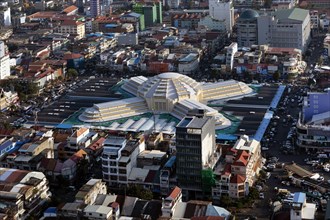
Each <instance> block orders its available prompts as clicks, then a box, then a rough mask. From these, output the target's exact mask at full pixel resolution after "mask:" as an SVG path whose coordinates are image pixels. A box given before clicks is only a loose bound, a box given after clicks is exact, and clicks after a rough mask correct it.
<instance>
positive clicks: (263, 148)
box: [261, 147, 269, 151]
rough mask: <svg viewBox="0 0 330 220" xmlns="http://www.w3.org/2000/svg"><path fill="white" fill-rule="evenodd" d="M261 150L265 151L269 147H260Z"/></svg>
mask: <svg viewBox="0 0 330 220" xmlns="http://www.w3.org/2000/svg"><path fill="white" fill-rule="evenodd" d="M261 150H263V151H267V150H269V148H268V147H262V148H261Z"/></svg>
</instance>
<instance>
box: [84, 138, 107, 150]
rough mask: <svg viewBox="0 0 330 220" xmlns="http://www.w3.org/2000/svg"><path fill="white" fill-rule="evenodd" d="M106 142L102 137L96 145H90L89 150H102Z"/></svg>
mask: <svg viewBox="0 0 330 220" xmlns="http://www.w3.org/2000/svg"><path fill="white" fill-rule="evenodd" d="M104 141H105V138H104V137H101V138H100V139H98V140H97V141H96V142H95V143H93V144H91V145H89V146H88V148H90V149H91V150H97V149H100V148H101V147H102V146H103V143H104Z"/></svg>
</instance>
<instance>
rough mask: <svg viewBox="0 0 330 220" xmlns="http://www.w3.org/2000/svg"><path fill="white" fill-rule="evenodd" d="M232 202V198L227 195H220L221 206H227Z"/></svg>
mask: <svg viewBox="0 0 330 220" xmlns="http://www.w3.org/2000/svg"><path fill="white" fill-rule="evenodd" d="M232 203H233V200H232V199H231V198H230V197H229V196H228V195H223V196H221V197H220V204H221V206H223V207H229V206H231V204H232Z"/></svg>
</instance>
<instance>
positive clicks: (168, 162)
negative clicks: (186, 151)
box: [164, 156, 176, 168]
mask: <svg viewBox="0 0 330 220" xmlns="http://www.w3.org/2000/svg"><path fill="white" fill-rule="evenodd" d="M175 160H176V156H172V157H171V158H170V159H169V160H168V161H167V162H166V164H165V166H164V167H168V168H172V167H173V165H174V163H175Z"/></svg>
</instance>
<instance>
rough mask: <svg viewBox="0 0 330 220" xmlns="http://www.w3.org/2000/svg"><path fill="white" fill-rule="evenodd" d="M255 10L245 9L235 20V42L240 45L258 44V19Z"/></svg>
mask: <svg viewBox="0 0 330 220" xmlns="http://www.w3.org/2000/svg"><path fill="white" fill-rule="evenodd" d="M258 17H259V14H258V12H256V11H255V10H252V9H248V10H245V11H244V12H243V13H242V14H241V15H240V17H239V18H238V20H237V24H236V26H237V43H238V46H240V47H251V46H252V45H256V44H258V21H257V19H258Z"/></svg>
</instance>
